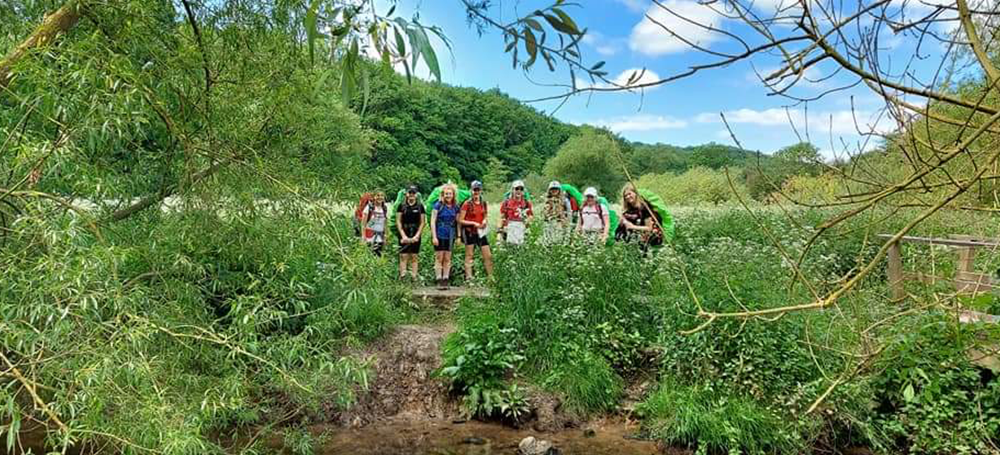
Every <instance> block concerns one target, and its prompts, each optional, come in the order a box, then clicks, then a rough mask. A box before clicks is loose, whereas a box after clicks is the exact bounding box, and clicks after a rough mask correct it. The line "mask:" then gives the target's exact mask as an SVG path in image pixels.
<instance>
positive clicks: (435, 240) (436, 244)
mask: <svg viewBox="0 0 1000 455" xmlns="http://www.w3.org/2000/svg"><path fill="white" fill-rule="evenodd" d="M434 246H438V238H437V236H434Z"/></svg>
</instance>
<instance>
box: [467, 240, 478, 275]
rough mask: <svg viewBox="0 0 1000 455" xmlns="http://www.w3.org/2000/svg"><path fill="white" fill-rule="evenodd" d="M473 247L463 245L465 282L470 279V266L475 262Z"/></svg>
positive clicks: (474, 248)
mask: <svg viewBox="0 0 1000 455" xmlns="http://www.w3.org/2000/svg"><path fill="white" fill-rule="evenodd" d="M475 253H476V247H475V245H465V279H466V281H468V280H471V279H472V266H473V263H474V262H475V260H476V258H475V256H474V255H475Z"/></svg>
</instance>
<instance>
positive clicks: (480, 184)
mask: <svg viewBox="0 0 1000 455" xmlns="http://www.w3.org/2000/svg"><path fill="white" fill-rule="evenodd" d="M469 186H470V187H471V188H472V189H474V190H481V189H483V182H480V181H479V180H473V181H472V184H471V185H469Z"/></svg>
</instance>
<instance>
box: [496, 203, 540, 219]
mask: <svg viewBox="0 0 1000 455" xmlns="http://www.w3.org/2000/svg"><path fill="white" fill-rule="evenodd" d="M500 213H501V214H502V215H503V217H504V218H505V219H506V220H507V221H524V220H525V219H526V218H528V217H529V216H531V215H533V213H532V211H531V202H529V201H528V200H527V199H507V200H506V201H503V204H500Z"/></svg>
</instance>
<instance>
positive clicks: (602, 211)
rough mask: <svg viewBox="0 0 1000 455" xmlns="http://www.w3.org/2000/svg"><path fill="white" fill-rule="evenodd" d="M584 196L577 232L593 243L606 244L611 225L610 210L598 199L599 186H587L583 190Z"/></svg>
mask: <svg viewBox="0 0 1000 455" xmlns="http://www.w3.org/2000/svg"><path fill="white" fill-rule="evenodd" d="M583 197H584V199H583V207H580V222H579V223H578V224H577V232H579V233H580V235H582V236H583V237H584V238H585V239H587V240H588V241H590V242H592V243H596V242H598V241H599V242H600V243H601V244H604V243H606V242H607V241H608V229H609V228H610V226H611V222H610V221H609V215H608V210H607V209H606V208H605V207H604V205H602V204H601V202H600V201H599V200H598V199H597V197H598V195H597V188H594V187H590V188H587V189H586V190H584V192H583Z"/></svg>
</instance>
